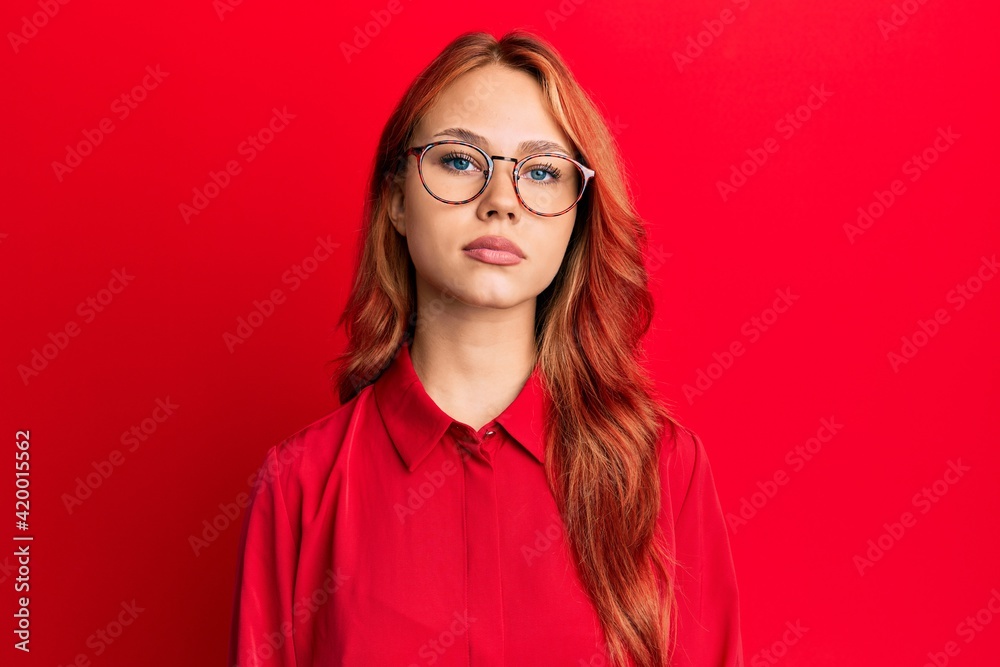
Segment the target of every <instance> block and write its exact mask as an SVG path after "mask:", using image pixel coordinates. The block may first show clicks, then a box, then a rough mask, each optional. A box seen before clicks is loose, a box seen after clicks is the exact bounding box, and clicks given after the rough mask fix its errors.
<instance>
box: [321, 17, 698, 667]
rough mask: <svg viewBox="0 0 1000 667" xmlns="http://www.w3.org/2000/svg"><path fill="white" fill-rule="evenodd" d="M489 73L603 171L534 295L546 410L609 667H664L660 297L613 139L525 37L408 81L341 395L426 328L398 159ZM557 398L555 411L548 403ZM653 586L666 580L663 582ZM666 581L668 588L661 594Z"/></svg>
mask: <svg viewBox="0 0 1000 667" xmlns="http://www.w3.org/2000/svg"><path fill="white" fill-rule="evenodd" d="M489 64H499V65H502V66H505V67H510V68H513V69H516V70H520V71H523V72H527V73H528V74H530V75H532V76H533V77H534V78H535V80H536V81H538V83H539V85H540V86H541V88H542V91H543V93H544V98H545V100H546V102H547V103H548V106H549V110H550V111H551V113H552V114H553V117H554V118H555V119H556V121H557V122H558V123H559V124H560V126H561V127H562V129H563V130H564V131H565V133H566V134H567V136H569V138H570V139H571V141H572V142H573V143H574V145H575V147H576V150H577V151H578V157H579V158H580V159H581V160H582V161H583V162H585V163H586V164H587V165H588V166H589V167H591V168H592V169H594V170H596V172H597V177H596V178H595V179H594V181H592V183H591V187H589V188H588V190H587V192H586V193H585V195H584V198H583V199H582V200H581V201H580V203H579V204H578V210H577V217H576V224H575V227H574V229H573V232H572V235H571V237H570V241H569V246H568V248H567V251H566V255H565V257H564V259H563V263H562V266H561V267H560V268H559V272H558V273H557V274H556V276H555V278H554V279H553V281H552V283H551V284H550V285H549V286H548V287H547V288H546V289H545V290H544V291H543V292H542V293H541V294H540V295H539V296H538V301H537V307H536V319H535V339H536V345H537V351H538V362H539V364H540V366H541V368H540V371H541V376H542V380H543V385H544V387H545V392H546V395H547V397H548V398H549V399H550V400H549V401H547V402H548V404H549V405H550V406H551V409H550V411H549V419H548V423H547V425H546V435H545V438H546V439H545V442H546V457H545V468H546V476H547V479H548V482H549V486H550V488H551V490H552V493H553V496H554V498H555V499H556V502H557V504H558V507H559V511H560V514H561V516H562V519H563V522H564V524H565V526H566V535H567V541H568V544H569V545H570V548H571V550H572V554H573V557H574V560H575V562H576V564H577V568H578V573H579V575H580V578H581V580H582V582H583V583H584V585H585V586H586V589H587V591H588V593H589V595H590V597H591V599H592V601H593V603H594V606H595V608H596V610H597V613H598V616H599V618H600V621H601V624H602V627H603V629H604V634H605V638H606V641H607V644H608V651H609V658H610V660H611V663H612V664H613V665H625V664H627V661H628V660H629V658H631V660H632V661H634V664H636V665H638V666H640V667H654V666H655V667H661V666H662V665H666V664H667V661H668V657H669V656H668V650H669V647H670V646H671V645H672V642H671V641H670V640H671V638H672V633H673V632H674V625H675V614H674V608H675V598H674V586H673V582H672V581H671V580H670V577H669V576H668V573H667V569H666V566H667V563H668V562H672V560H673V559H672V556H671V555H670V554H669V553H667V550H666V549H665V547H664V543H663V541H662V539H660V537H661V536H660V535H659V531H658V524H657V519H658V516H659V512H660V478H659V463H658V462H659V457H660V452H659V448H660V446H661V445H660V443H661V442H662V441H663V437H662V436H663V429H665V428H670V429H671V436H672V435H673V429H675V428H676V427H677V426H678V425H677V423H676V422H675V421H674V419H673V417H672V416H671V415H670V412H669V411H668V410H667V408H666V407H664V405H663V404H662V403H661V402H659V401H657V400H656V399H655V398H654V397H653V388H652V383H651V382H650V380H649V378H648V376H647V374H646V372H645V371H644V369H643V367H642V366H641V365H640V363H639V357H640V356H641V352H642V351H641V348H640V346H639V342H640V339H641V338H642V336H643V335H645V333H646V331H647V330H648V329H649V326H650V324H651V320H652V310H653V298H652V294H651V293H650V291H649V289H648V287H647V282H648V275H647V273H646V269H645V266H644V264H643V252H644V250H645V244H646V236H645V228H644V222H643V220H641V219H640V218H639V216H638V214H637V213H636V211H635V210H634V208H633V205H632V201H631V195H630V192H629V189H628V184H627V183H626V182H625V180H624V179H623V177H622V175H623V174H624V173H625V170H624V167H623V164H622V161H621V157H620V155H619V154H618V151H617V148H616V146H615V143H614V140H613V138H612V135H611V132H610V131H609V129H608V127H607V124H606V123H605V121H604V119H603V117H602V116H601V114H600V113H599V112H598V110H597V108H596V106H595V105H594V103H593V102H592V101H591V100H590V98H589V97H588V95H587V93H586V92H585V91H584V90H583V89H582V88H581V87H580V85H579V83H577V81H576V79H575V78H574V77H573V75H572V73H571V72H570V71H569V69H568V68H567V67H566V65H565V64H564V62H563V61H562V59H561V57H560V56H559V54H558V53H557V52H556V51H555V50H554V48H552V47H551V46H550V45H549V44H547V43H546V42H544V41H543V40H541V39H540V38H538V37H536V36H534V35H532V34H530V33H527V32H524V31H521V30H516V31H513V32H510V33H508V34H507V35H505V36H504V37H503V38H501V39H499V40H497V39H496V38H495V37H493V36H492V35H490V34H488V33H483V32H474V33H466V34H464V35H461V36H459V37H458V38H457V39H455V40H454V41H453V42H451V43H450V44H449V45H448V46H447V47H446V48H445V49H444V50H443V51H442V52H441V53H440V54H439V55H438V56H437V58H435V59H434V61H433V62H431V63H430V65H428V66H427V68H426V69H424V71H423V72H422V73H421V74H420V75H419V76H418V77H416V79H415V80H414V81H413V83H412V84H411V86H410V88H409V89H408V90H407V92H406V94H405V95H404V97H403V99H402V100H401V101H400V103H399V104H398V106H397V107H396V109H395V110H394V111H393V113H392V115H391V116H390V118H389V120H388V122H387V123H386V125H385V128H384V130H383V132H382V135H381V138H380V140H379V145H378V153H377V155H376V158H375V164H374V170H373V172H372V174H371V179H370V182H369V196H368V199H367V202H366V205H365V213H364V216H365V227H364V230H363V242H362V244H361V246H360V247H359V249H358V257H357V259H356V270H355V274H354V279H353V286H352V289H351V293H350V296H349V298H348V302H347V305H346V307H345V310H344V313H343V315H342V316H341V318H340V321H339V323H338V326H339V325H345V324H346V331H347V337H348V344H347V349H346V350H345V352H344V353H342V354H341V355H339V356H338V357H337V358H336V359H335V360H334V361H335V362H336V363H337V364H338V368H337V371H336V373H335V376H334V380H333V381H334V383H335V384H336V388H337V391H338V393H339V396H340V400H341V401H342V402H347V401H349V400H350V399H351V398H353V397H354V396H355V395H356V394H357V393H358V392H359V391H360V390H361V388H362V387H364V386H366V385H368V384H371V383H373V382H374V381H375V380H376V379H377V378H378V376H379V375H380V374H381V373H382V371H384V370H385V369H386V368H387V367H388V366H389V364H390V363H391V362H392V360H393V358H394V356H395V354H396V352H397V351H398V350H399V347H400V345H401V344H402V343H403V341H404V340H407V339H412V335H413V330H414V325H415V323H416V318H417V304H416V287H415V282H414V280H415V278H414V267H413V263H412V261H411V260H410V257H409V253H408V250H407V248H406V243H405V239H404V238H403V237H402V236H400V235H399V234H398V233H397V232H396V230H395V229H394V228H393V226H392V225H391V223H390V220H389V215H388V202H389V192H390V186H391V184H392V181H393V180H394V179H398V178H401V174H405V172H403V171H402V169H401V168H400V167H401V166H402V167H403V169H405V164H406V163H405V162H400V161H399V156H400V154H401V153H402V152H403V150H404V149H405V148H406V147H407V146H408V145H409V142H410V140H411V137H412V132H413V130H414V128H415V127H416V125H417V123H418V121H419V119H420V118H421V117H422V115H423V114H424V113H425V112H426V110H427V109H428V108H429V107H430V106H431V105H432V104H433V103H434V101H435V99H436V98H437V97H438V95H439V94H440V93H441V91H442V90H444V88H445V87H447V86H448V85H449V84H450V83H451V82H452V81H454V80H455V79H456V78H457V77H459V76H461V75H463V74H465V73H467V72H470V71H473V70H475V69H477V68H480V67H483V66H485V65H489ZM553 397H554V398H555V399H556V400H551V399H552V398H553ZM658 577H659V579H658ZM660 581H663V582H665V585H664V586H661V585H660Z"/></svg>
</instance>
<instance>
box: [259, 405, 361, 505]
mask: <svg viewBox="0 0 1000 667" xmlns="http://www.w3.org/2000/svg"><path fill="white" fill-rule="evenodd" d="M372 390H373V387H372V385H368V386H366V387H365V388H364V389H362V390H361V391H360V392H358V393H357V394H356V395H355V396H354V397H353V398H352V399H351V400H349V401H347V402H346V403H344V404H342V405H340V406H339V407H337V408H335V409H334V410H332V411H331V412H329V413H327V414H326V415H324V416H322V417H320V418H318V419H316V420H315V421H313V422H312V423H310V424H308V425H306V426H303V427H301V428H299V429H298V430H296V431H294V432H292V434H291V435H289V436H288V437H286V438H285V439H284V440H282V441H281V442H279V443H277V444H275V445H273V446H272V447H271V448H270V449H268V451H267V453H266V455H265V460H264V464H263V466H262V470H261V477H262V478H265V481H267V479H268V478H269V479H273V480H274V482H275V483H277V484H279V485H280V487H281V488H282V489H283V490H294V489H296V488H301V487H302V486H309V485H311V484H312V483H322V481H323V480H325V479H327V478H328V477H329V475H330V473H331V471H332V470H333V468H334V467H335V466H336V465H337V461H338V460H339V459H340V457H341V454H342V452H343V450H344V444H345V442H347V441H348V440H349V439H350V438H351V437H352V434H354V433H356V431H357V429H358V428H360V427H361V426H362V425H363V424H364V423H365V419H364V417H365V415H366V413H367V412H369V411H370V410H374V409H375V407H374V403H373V394H372Z"/></svg>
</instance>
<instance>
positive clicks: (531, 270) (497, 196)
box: [389, 65, 577, 313]
mask: <svg viewBox="0 0 1000 667" xmlns="http://www.w3.org/2000/svg"><path fill="white" fill-rule="evenodd" d="M457 129H464V130H468V131H470V132H473V133H475V134H477V135H481V136H482V138H483V141H478V140H477V141H470V143H473V144H476V145H478V146H479V147H480V148H482V149H484V150H485V151H486V152H487V154H489V155H504V156H507V157H513V158H515V159H521V158H522V157H524V156H526V155H528V154H530V153H535V152H543V151H544V152H561V153H564V154H565V155H569V156H573V154H574V151H573V150H572V144H571V143H570V141H569V138H568V137H567V136H566V135H565V134H564V133H563V131H562V130H561V129H560V127H559V125H558V124H557V123H556V121H555V119H554V118H553V117H552V115H551V114H550V113H549V111H548V108H547V106H546V104H545V102H544V98H543V96H542V89H541V86H540V85H539V84H538V83H537V82H536V81H535V80H534V79H533V78H532V77H531V76H530V75H528V74H527V73H525V72H521V71H516V70H512V69H509V68H506V67H502V66H497V65H488V66H486V67H482V68H479V69H477V70H475V71H473V72H469V73H467V74H465V75H463V76H462V77H460V78H458V79H456V80H455V81H454V82H453V83H452V84H451V85H450V86H449V87H448V88H446V89H445V90H444V91H442V93H441V94H440V96H439V97H438V99H437V100H436V102H435V103H434V105H433V106H432V107H431V108H430V109H429V110H428V112H427V113H426V114H425V116H424V117H423V118H422V119H421V120H420V122H419V123H418V124H417V126H416V128H415V130H414V134H413V140H412V141H411V142H410V146H411V147H412V146H424V145H426V144H429V143H431V142H433V141H439V140H441V139H459V140H463V141H469V139H468V138H466V137H463V136H462V135H461V134H460V133H459V134H456V133H455V130H457ZM526 141H546V142H551V143H553V144H558V146H559V148H556V147H554V146H552V147H548V148H532V149H530V150H527V151H520V152H519V151H518V144H521V143H522V142H526ZM459 148H460V147H459ZM459 159H460V160H461V158H459ZM407 160H408V162H407V170H406V178H405V181H404V182H403V183H402V185H401V187H399V186H394V187H393V192H392V196H391V200H390V206H389V216H390V219H391V220H392V224H393V226H394V227H395V228H396V230H397V231H398V232H399V233H400V234H402V235H403V236H405V237H406V244H407V247H408V248H409V251H410V257H411V258H412V260H413V264H414V267H415V269H416V279H417V295H418V298H419V299H421V307H423V306H424V305H425V304H427V302H428V300H434V299H437V298H442V295H445V294H446V295H447V296H444V297H443V298H444V299H445V301H449V302H450V301H451V300H452V299H456V300H458V301H459V302H462V303H464V304H466V305H468V306H474V307H482V308H511V307H514V306H518V305H520V304H524V303H525V302H526V301H531V304H530V306H531V312H532V313H533V312H534V299H535V297H537V296H538V295H539V294H540V293H541V292H542V291H543V290H544V289H545V288H546V287H548V285H549V284H550V283H551V282H552V279H553V278H554V277H555V275H556V273H557V272H558V270H559V267H560V265H561V264H562V260H563V255H564V254H565V252H566V247H567V245H568V243H569V238H570V234H571V232H572V231H573V224H574V222H575V221H576V211H577V208H576V207H574V208H573V209H571V210H570V211H568V212H567V213H564V214H563V215H560V216H557V217H544V216H539V215H535V214H534V213H531V212H530V211H528V210H527V209H525V208H524V207H523V206H521V203H520V202H519V201H518V198H517V194H516V192H515V191H514V181H513V178H512V174H511V172H512V171H513V169H514V163H513V162H508V161H504V160H494V168H495V169H494V173H493V177H492V178H491V179H490V182H489V185H488V186H487V188H486V190H485V191H484V192H483V193H482V194H481V195H479V197H478V198H476V199H474V200H473V201H471V202H468V203H466V204H458V205H454V204H446V203H444V202H442V201H438V200H437V199H435V198H434V197H432V196H431V195H430V194H429V193H428V192H427V190H425V189H424V186H423V184H422V183H421V181H420V175H419V174H418V172H417V158H416V157H415V156H411V157H409V158H407ZM450 164H452V165H457V166H458V167H459V168H460V169H463V170H464V169H468V168H469V166H468V163H465V162H457V163H455V162H452V163H450ZM425 166H426V165H425ZM525 177H526V174H522V179H523V178H525ZM482 236H500V237H504V238H505V239H508V240H510V241H512V242H513V243H514V244H515V245H516V246H517V247H518V248H519V249H520V253H519V254H520V255H523V257H522V259H521V260H520V262H517V263H515V264H496V263H489V262H486V261H482V260H481V259H477V258H476V256H475V254H474V253H473V254H470V253H468V252H466V251H465V250H464V248H465V247H466V246H468V245H469V244H470V243H471V242H473V241H475V240H476V239H478V238H480V237H482ZM489 254H490V253H483V255H486V256H488V255H489Z"/></svg>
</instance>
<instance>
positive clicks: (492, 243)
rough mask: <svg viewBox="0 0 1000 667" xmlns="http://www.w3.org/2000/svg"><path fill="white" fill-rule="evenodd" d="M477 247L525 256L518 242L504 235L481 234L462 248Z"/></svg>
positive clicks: (473, 248)
mask: <svg viewBox="0 0 1000 667" xmlns="http://www.w3.org/2000/svg"><path fill="white" fill-rule="evenodd" d="M476 248H484V249H486V250H500V251H502V252H509V253H511V254H514V255H517V256H518V257H520V258H522V259H523V258H524V253H523V252H521V249H520V248H519V247H517V244H516V243H514V242H513V241H511V240H510V239H508V238H504V237H503V236H480V237H479V238H478V239H476V240H475V241H473V242H472V243H470V244H469V245H467V246H465V247H464V248H462V250H475V249H476Z"/></svg>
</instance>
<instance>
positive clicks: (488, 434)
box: [486, 431, 496, 438]
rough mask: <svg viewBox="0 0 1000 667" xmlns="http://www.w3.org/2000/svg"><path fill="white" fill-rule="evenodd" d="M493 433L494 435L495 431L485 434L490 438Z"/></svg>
mask: <svg viewBox="0 0 1000 667" xmlns="http://www.w3.org/2000/svg"><path fill="white" fill-rule="evenodd" d="M494 433H496V431H487V432H486V437H487V438H488V437H490V436H491V435H493V434H494Z"/></svg>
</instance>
